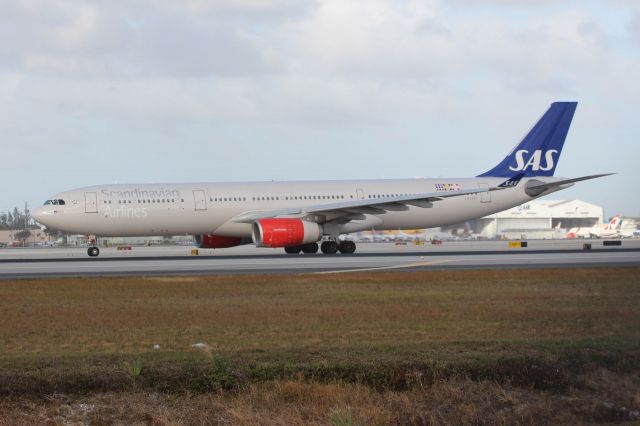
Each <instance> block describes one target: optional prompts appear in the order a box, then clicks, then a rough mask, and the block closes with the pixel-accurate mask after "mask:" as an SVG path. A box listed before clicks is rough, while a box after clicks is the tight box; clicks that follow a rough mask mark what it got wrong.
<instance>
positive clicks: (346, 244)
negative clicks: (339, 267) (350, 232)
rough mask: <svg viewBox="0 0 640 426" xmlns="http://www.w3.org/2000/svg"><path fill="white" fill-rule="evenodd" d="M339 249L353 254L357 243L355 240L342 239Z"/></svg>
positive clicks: (341, 251)
mask: <svg viewBox="0 0 640 426" xmlns="http://www.w3.org/2000/svg"><path fill="white" fill-rule="evenodd" d="M338 250H340V253H342V254H352V253H354V252H355V251H356V243H354V242H353V241H349V240H346V241H340V245H338Z"/></svg>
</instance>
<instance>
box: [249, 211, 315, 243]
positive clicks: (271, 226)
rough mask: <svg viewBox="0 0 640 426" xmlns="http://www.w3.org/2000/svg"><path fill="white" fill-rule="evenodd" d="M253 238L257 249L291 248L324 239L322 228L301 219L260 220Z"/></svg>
mask: <svg viewBox="0 0 640 426" xmlns="http://www.w3.org/2000/svg"><path fill="white" fill-rule="evenodd" d="M251 236H252V238H253V243H254V244H255V245H256V246H257V247H289V246H297V245H300V244H308V243H315V242H316V241H318V240H320V239H321V238H322V226H321V225H318V224H317V223H315V222H308V221H306V220H301V219H279V218H276V219H260V220H256V221H255V222H254V223H253V227H252V232H251Z"/></svg>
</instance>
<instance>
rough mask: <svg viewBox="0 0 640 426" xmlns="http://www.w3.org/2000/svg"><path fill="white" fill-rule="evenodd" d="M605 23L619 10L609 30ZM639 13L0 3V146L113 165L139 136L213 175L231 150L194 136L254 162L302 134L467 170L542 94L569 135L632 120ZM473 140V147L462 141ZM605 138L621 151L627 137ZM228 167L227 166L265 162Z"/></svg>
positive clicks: (483, 6) (584, 8) (590, 143)
mask: <svg viewBox="0 0 640 426" xmlns="http://www.w3.org/2000/svg"><path fill="white" fill-rule="evenodd" d="M619 16H632V17H633V18H632V19H631V21H630V22H629V23H628V27H624V26H623V27H622V30H623V31H625V32H624V34H623V35H622V36H621V35H620V32H619V28H620V25H621V24H620V22H618V20H617V18H618V17H619ZM639 22H640V13H638V8H637V6H634V3H633V2H630V1H629V2H625V1H622V0H621V1H618V2H615V3H613V4H612V5H609V4H607V5H604V6H600V5H594V4H591V3H586V2H579V1H576V0H566V1H561V0H558V1H553V0H547V1H527V0H518V1H515V2H511V1H506V0H486V1H478V2H476V1H473V2H472V1H471V0H453V1H444V0H426V1H423V0H420V1H418V0H401V1H393V0H366V1H365V0H354V1H348V2H345V1H339V0H311V1H297V0H296V1H294V0H275V1H269V2H264V1H259V0H217V1H209V0H206V1H205V0H186V1H183V2H175V1H170V0H160V1H156V0H128V1H125V0H114V1H110V2H88V1H84V0H69V1H65V2H50V1H45V0H15V1H11V0H9V1H6V2H4V3H3V13H2V14H0V39H1V40H3V42H1V43H0V109H2V111H3V114H2V115H0V132H2V134H3V139H4V140H6V141H12V142H11V145H10V148H8V149H7V151H3V152H7V153H10V155H11V156H14V157H20V156H24V155H25V153H33V152H42V153H45V154H46V155H49V156H55V155H56V152H67V151H68V152H70V154H69V155H70V156H71V159H70V160H69V161H71V162H74V160H73V158H74V156H75V157H76V158H81V162H82V163H83V164H84V163H85V162H86V161H88V159H90V158H91V155H92V154H91V152H92V151H91V149H90V147H87V145H86V144H87V143H88V142H87V141H100V143H101V144H103V145H105V144H106V146H108V147H109V149H106V150H104V151H101V152H100V154H101V159H103V160H104V163H105V165H104V167H105V168H109V167H115V168H117V165H118V164H119V160H118V157H117V155H116V154H112V153H116V152H118V151H119V150H123V149H124V150H126V151H127V152H131V153H132V154H131V158H135V157H136V155H145V153H146V152H147V151H148V150H149V147H150V146H153V147H156V148H158V149H159V151H163V152H166V153H167V157H168V158H170V157H172V156H173V157H179V158H183V157H181V156H182V155H183V153H184V152H187V151H188V150H189V149H192V150H197V151H198V152H203V150H204V152H207V153H209V154H210V156H211V157H213V156H215V157H216V158H217V159H218V160H216V161H219V163H216V166H217V168H216V171H217V172H219V173H222V174H224V175H230V176H235V175H233V173H239V172H238V171H237V170H238V169H237V168H236V169H233V168H230V167H231V166H230V165H229V164H231V163H232V162H230V161H224V156H225V155H227V156H230V158H232V157H233V153H232V152H231V151H232V149H231V148H229V149H228V150H226V151H225V149H224V148H221V147H220V146H219V145H216V148H215V150H213V151H207V149H208V148H207V147H208V146H209V145H208V143H207V141H208V140H218V141H219V140H222V141H232V142H229V143H230V144H231V145H232V147H233V146H240V145H241V146H243V147H246V148H247V151H249V150H250V148H251V147H253V146H256V147H258V146H259V145H260V144H268V145H269V146H270V147H271V148H272V149H271V151H273V154H271V153H265V156H266V157H265V159H264V160H265V162H268V163H269V164H277V163H278V161H281V160H282V156H279V154H277V153H278V152H288V153H290V154H287V155H298V154H296V152H297V151H296V148H295V147H296V146H300V144H305V145H304V146H307V145H306V144H308V145H312V146H314V147H315V149H317V150H318V152H319V153H320V154H318V155H320V156H323V155H328V156H329V157H332V156H335V154H331V153H336V152H337V153H340V152H349V153H351V154H352V155H361V156H362V157H363V158H362V163H363V164H365V165H364V166H363V168H364V169H366V170H367V173H369V174H374V175H376V176H377V175H378V170H380V169H384V170H389V173H393V171H394V170H395V171H396V172H397V173H398V174H400V173H401V172H403V171H405V170H406V171H407V173H409V174H410V175H411V174H416V172H408V170H413V169H412V167H414V168H415V167H422V164H421V163H420V164H419V166H417V165H416V163H417V162H419V161H420V160H419V157H420V156H419V155H413V153H416V152H420V153H422V152H426V153H427V154H428V155H427V156H432V155H434V154H433V153H432V152H431V150H432V149H433V147H434V146H435V147H438V146H440V147H442V146H443V144H445V143H446V148H447V150H449V149H451V150H456V151H459V152H461V153H463V154H460V155H457V156H455V161H454V164H453V166H452V167H454V168H459V169H460V170H461V171H464V170H468V169H474V168H475V167H478V164H477V162H478V158H479V157H482V155H483V153H484V152H486V151H487V150H488V149H491V148H492V147H493V146H497V150H498V152H500V153H502V151H503V150H504V151H506V150H507V149H508V148H509V147H510V146H511V145H512V144H513V143H514V142H515V139H516V138H517V137H519V136H521V134H522V133H523V132H524V129H526V128H527V126H529V125H530V124H531V122H532V121H533V117H537V116H539V115H540V113H541V112H542V111H541V110H542V109H543V108H544V107H545V106H546V105H547V104H548V103H549V102H551V101H553V100H557V99H568V100H573V99H576V100H579V101H581V102H583V103H582V104H581V107H580V108H581V109H580V110H579V114H578V116H577V118H576V119H577V120H578V123H577V124H580V123H579V120H584V121H582V124H581V126H582V127H585V126H586V127H587V128H591V129H593V128H594V127H597V128H599V129H606V128H615V129H629V128H634V127H633V126H634V124H633V123H634V121H633V119H631V118H630V117H629V116H630V115H631V111H637V110H638V108H640V104H639V103H638V102H640V101H639V100H638V99H640V87H639V86H638V85H633V84H629V82H630V81H635V74H637V73H638V70H639V69H640V63H639V61H640V58H638V55H637V48H636V47H635V46H637V45H633V43H630V42H629V40H630V39H631V38H630V36H629V35H630V34H632V37H633V38H634V39H635V40H636V42H638V41H640V23H639ZM622 39H624V40H623V41H621V40H622ZM629 46H633V48H629ZM461 122H464V125H461V124H460V123H461ZM589 126H594V127H589ZM625 126H626V127H625ZM576 127H579V126H578V125H576ZM635 128H637V126H636V127H635ZM284 129H286V130H284ZM472 129H473V130H472ZM639 130H640V129H639ZM173 132H175V134H174V133H173ZM603 132H604V131H603ZM627 132H630V131H629V130H627ZM480 134H482V135H483V140H486V141H489V142H488V145H487V146H482V147H481V146H479V145H478V144H470V143H469V140H473V141H475V140H477V135H480ZM603 134H604V133H603ZM345 135H346V136H345ZM170 136H171V137H170ZM174 136H175V137H174ZM600 136H601V138H604V137H605V136H604V135H600ZM583 138H584V142H581V143H582V144H583V145H581V147H582V146H583V147H584V148H585V149H589V150H591V151H592V152H597V150H598V149H599V146H598V144H597V141H595V139H590V138H589V135H583ZM616 138H617V139H618V140H620V141H621V142H618V143H619V144H620V145H621V149H623V150H625V149H626V150H627V151H629V150H631V151H633V150H634V149H636V152H637V148H634V147H635V145H633V144H632V143H631V142H626V139H625V138H628V136H622V135H617V136H616ZM175 140H179V141H180V142H179V143H176V142H175ZM375 141H381V142H380V143H382V142H384V141H387V143H388V141H392V143H393V144H394V148H395V147H398V146H400V145H399V144H400V143H402V144H403V145H402V149H403V152H408V153H412V155H410V156H408V157H409V158H406V159H404V160H402V161H400V163H401V164H400V165H396V164H392V165H389V164H388V163H389V162H388V161H386V162H384V163H383V164H380V163H376V162H375V161H376V158H381V157H387V155H386V154H385V152H386V153H387V154H389V152H390V148H388V147H387V148H384V147H382V146H380V147H379V146H376V145H375ZM426 141H428V142H426ZM494 141H495V142H494ZM3 143H4V142H3ZM190 144H191V145H190ZM252 144H253V145H252ZM491 144H494V145H491ZM426 146H428V147H429V149H426V148H425V147H426ZM3 148H4V146H3ZM256 149H258V148H256ZM74 152H79V153H81V154H74ZM435 152H437V149H436V150H435ZM269 155H273V157H269ZM299 155H300V158H298V157H296V158H297V160H299V161H298V162H297V163H296V164H300V165H299V166H295V167H299V168H298V169H294V166H290V167H291V170H289V168H282V167H276V166H273V167H274V169H275V170H276V171H277V172H278V173H285V172H290V173H292V176H291V177H299V176H306V175H305V174H304V172H305V171H306V170H307V168H308V167H310V166H309V165H308V164H307V162H305V158H306V157H304V155H302V154H299ZM436 156H437V154H436ZM596 157H597V156H594V155H591V156H589V155H586V154H585V156H584V157H583V158H580V159H579V161H580V164H582V165H585V166H586V165H589V164H590V163H589V162H590V161H594V162H595V161H596V160H597V158H596ZM630 157H631V156H629V157H627V158H630ZM221 158H222V159H221ZM154 159H155V158H154ZM155 160H157V164H159V165H158V167H161V166H162V167H163V168H160V170H161V171H162V170H167V169H168V168H170V164H171V163H170V161H169V160H162V159H155ZM163 161H166V162H165V163H163ZM243 161H246V164H245V168H243V169H242V170H247V169H250V170H252V171H253V170H260V167H264V164H259V160H254V159H252V158H247V159H246V160H243ZM621 161H622V162H624V161H627V160H626V158H624V159H622V160H621ZM75 162H78V161H77V160H75ZM440 163H442V162H440V161H437V164H440ZM154 164H156V163H154ZM243 164H244V163H243ZM482 166H483V167H484V166H485V165H484V164H483V165H482ZM487 166H490V164H487ZM9 167H12V166H9ZM44 167H48V166H47V165H44ZM149 167H152V166H149ZM305 167H307V168H305ZM323 167H324V166H322V165H318V166H316V168H317V170H318V173H320V171H322V170H323ZM145 170H146V169H145ZM189 170H190V169H189ZM313 170H316V169H313ZM345 170H346V169H345ZM456 170H457V169H456ZM453 171H455V170H453ZM97 172H99V170H98V171H97ZM343 172H344V171H343ZM246 173H249V172H246ZM294 173H295V174H294ZM345 173H346V172H345ZM434 173H436V174H437V173H444V171H443V172H440V171H438V170H437V169H436V170H434ZM365 174H366V173H365ZM420 174H424V173H422V172H420ZM83 176H84V175H83ZM278 176H279V177H281V178H284V177H286V176H284V175H278ZM335 177H340V176H335ZM638 180H639V181H640V176H639V177H638Z"/></svg>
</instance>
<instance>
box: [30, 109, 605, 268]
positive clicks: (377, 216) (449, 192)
mask: <svg viewBox="0 0 640 426" xmlns="http://www.w3.org/2000/svg"><path fill="white" fill-rule="evenodd" d="M576 106H577V103H576V102H556V103H553V104H552V105H551V107H550V108H549V109H548V110H547V112H546V113H545V114H544V115H543V116H542V118H541V119H540V120H539V121H538V122H537V123H536V124H535V126H534V127H533V128H532V129H531V131H530V132H529V133H528V134H527V135H526V136H525V138H524V139H523V140H522V141H521V142H520V143H519V144H518V145H517V146H516V147H515V148H514V149H513V150H512V151H511V152H510V153H509V154H508V155H507V156H506V157H505V158H504V159H503V160H502V161H501V162H500V163H499V164H498V165H497V166H495V167H494V168H492V169H491V170H489V171H487V172H485V173H482V174H481V175H478V176H477V177H475V178H466V179H458V178H451V179H394V180H349V181H300V182H252V183H164V184H132V185H100V186H91V187H85V188H80V189H74V190H71V191H67V192H62V193H60V194H57V195H55V196H53V197H51V199H49V200H47V202H46V203H45V204H44V206H42V207H40V208H39V209H38V210H37V211H36V212H35V213H34V214H33V217H34V218H35V219H36V220H37V221H38V222H39V223H41V224H43V225H45V226H47V227H48V228H52V229H57V230H61V231H64V232H68V233H73V234H84V235H90V236H101V237H118V236H144V235H148V236H156V235H183V234H191V235H194V236H195V239H196V242H197V245H198V246H199V247H201V248H225V247H233V246H237V245H241V244H248V243H253V244H255V245H256V246H258V247H283V248H284V249H285V251H286V252H287V253H290V254H295V253H300V252H303V253H315V252H317V251H318V242H321V246H320V248H321V250H322V252H323V253H326V254H332V253H336V252H338V251H340V252H341V253H345V254H349V253H353V252H354V251H355V250H356V245H355V243H354V242H353V241H349V240H345V241H340V240H339V239H338V236H339V235H340V234H348V233H351V232H358V231H363V230H368V229H377V230H390V229H413V228H433V227H437V226H443V225H449V224H454V223H460V222H464V221H467V220H469V219H473V218H478V217H482V216H486V215H489V214H493V213H496V212H499V211H502V210H506V209H508V208H511V207H514V206H517V205H520V204H522V203H526V202H528V201H531V199H533V198H537V197H541V196H543V195H547V194H550V193H552V192H555V191H558V190H560V189H564V188H568V187H570V186H572V185H573V183H574V182H578V181H582V180H587V179H593V178H597V177H601V176H606V175H602V174H601V175H593V176H584V177H579V178H574V179H561V178H554V177H553V174H554V171H555V169H556V166H557V164H558V159H559V158H560V153H561V152H562V147H563V145H564V141H565V138H566V136H567V132H568V131H569V126H570V124H571V120H572V119H573V114H574V112H575V109H576ZM87 253H88V254H89V256H98V254H99V253H100V251H99V249H98V247H96V246H92V247H89V249H88V250H87Z"/></svg>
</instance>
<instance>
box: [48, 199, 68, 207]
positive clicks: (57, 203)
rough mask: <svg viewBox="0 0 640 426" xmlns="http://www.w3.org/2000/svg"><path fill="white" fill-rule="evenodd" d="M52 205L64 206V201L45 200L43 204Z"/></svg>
mask: <svg viewBox="0 0 640 426" xmlns="http://www.w3.org/2000/svg"><path fill="white" fill-rule="evenodd" d="M50 204H51V205H54V206H64V205H65V202H64V200H47V201H45V203H44V205H45V206H46V205H50Z"/></svg>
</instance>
